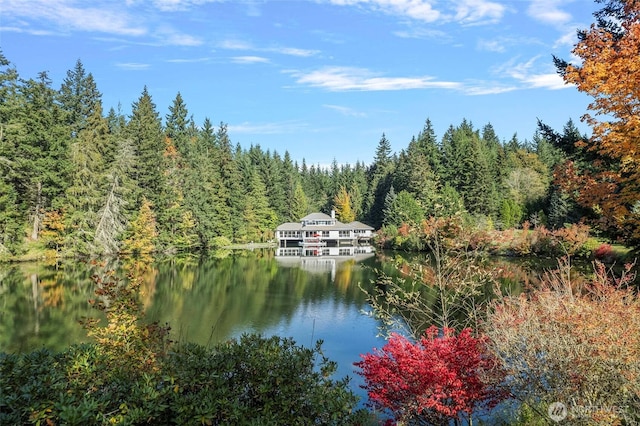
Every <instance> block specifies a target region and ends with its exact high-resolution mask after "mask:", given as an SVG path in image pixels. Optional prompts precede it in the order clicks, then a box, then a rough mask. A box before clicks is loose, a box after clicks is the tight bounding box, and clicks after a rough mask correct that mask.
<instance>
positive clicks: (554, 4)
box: [527, 0, 573, 25]
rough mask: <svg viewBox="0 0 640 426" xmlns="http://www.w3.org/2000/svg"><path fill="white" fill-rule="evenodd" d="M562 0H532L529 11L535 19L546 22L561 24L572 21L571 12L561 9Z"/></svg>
mask: <svg viewBox="0 0 640 426" xmlns="http://www.w3.org/2000/svg"><path fill="white" fill-rule="evenodd" d="M562 3H563V1H562V0H531V4H530V5H529V8H528V9H527V13H528V14H529V16H531V17H532V18H533V19H536V20H538V21H540V22H543V23H545V24H551V25H559V24H566V23H568V22H570V21H571V20H572V19H573V17H572V16H571V14H570V13H568V12H566V11H564V10H562V9H560V5H561V4H562Z"/></svg>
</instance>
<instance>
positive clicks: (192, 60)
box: [167, 57, 211, 64]
mask: <svg viewBox="0 0 640 426" xmlns="http://www.w3.org/2000/svg"><path fill="white" fill-rule="evenodd" d="M210 60H211V58H209V57H201V58H176V59H167V62H170V63H173V64H190V63H196V62H207V61H210Z"/></svg>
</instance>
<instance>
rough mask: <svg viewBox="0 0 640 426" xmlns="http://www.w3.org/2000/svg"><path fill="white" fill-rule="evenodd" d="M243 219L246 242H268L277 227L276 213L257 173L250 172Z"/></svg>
mask: <svg viewBox="0 0 640 426" xmlns="http://www.w3.org/2000/svg"><path fill="white" fill-rule="evenodd" d="M247 177H248V181H247V183H248V188H247V196H246V198H245V205H244V211H243V215H242V216H243V219H244V225H245V232H244V238H245V241H247V242H248V241H267V240H268V239H270V238H272V236H273V231H274V230H275V228H276V226H277V216H276V213H275V211H273V209H272V208H271V207H270V206H269V200H268V199H267V191H266V187H265V185H264V182H263V181H262V178H261V176H260V174H259V173H257V171H255V170H254V171H249V173H248V176H247Z"/></svg>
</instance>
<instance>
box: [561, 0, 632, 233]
mask: <svg viewBox="0 0 640 426" xmlns="http://www.w3.org/2000/svg"><path fill="white" fill-rule="evenodd" d="M611 3H612V4H614V7H620V11H621V12H622V15H621V16H614V14H613V13H612V12H609V14H608V15H607V14H606V13H602V12H601V13H602V15H601V17H604V19H605V20H606V21H607V22H609V23H612V25H610V26H604V25H602V22H599V23H598V25H595V24H594V25H592V26H591V27H590V28H589V30H588V31H586V32H585V33H584V37H582V38H581V40H580V41H579V42H578V43H577V44H576V45H575V46H574V50H573V53H574V54H575V55H576V56H578V57H579V58H581V59H582V63H581V64H580V65H569V66H567V67H566V68H565V70H564V71H565V72H564V79H565V81H566V82H568V83H573V84H575V85H576V87H577V88H578V90H579V91H581V92H584V93H587V94H588V95H590V96H592V97H593V98H594V101H593V102H592V103H591V104H590V105H589V110H590V111H591V113H588V114H586V115H585V116H584V117H583V119H584V120H585V121H586V122H587V123H588V124H589V125H590V126H591V128H592V132H593V136H592V138H591V139H590V140H589V141H587V142H586V143H585V145H586V147H587V149H588V150H589V151H591V152H594V153H596V154H597V155H599V156H601V157H602V158H603V159H604V160H605V162H604V163H602V164H592V165H591V166H592V167H591V170H586V171H585V173H584V174H583V176H582V177H581V178H580V179H578V180H577V181H576V183H577V186H576V189H577V190H578V191H579V193H580V196H579V198H578V202H579V203H580V204H581V205H583V206H584V207H587V208H591V209H594V211H595V213H596V214H598V215H600V216H602V217H603V218H604V221H603V224H604V225H605V228H608V229H609V230H615V231H617V233H618V234H621V235H623V236H624V237H625V238H626V239H627V240H629V241H631V242H632V243H634V244H640V218H638V215H637V214H636V215H633V214H630V210H631V208H632V206H633V204H634V203H635V202H636V201H638V197H637V194H638V192H639V191H640V175H639V174H638V173H637V170H638V168H639V167H640V55H638V51H639V50H640V18H639V16H640V4H639V3H638V2H637V1H612V2H611ZM612 28H613V29H615V31H612ZM611 160H613V161H611ZM605 164H606V165H605ZM557 182H558V181H557ZM625 194H627V196H625ZM628 194H635V196H633V195H632V196H628ZM634 197H635V198H634Z"/></svg>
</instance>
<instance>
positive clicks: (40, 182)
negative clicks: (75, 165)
mask: <svg viewBox="0 0 640 426" xmlns="http://www.w3.org/2000/svg"><path fill="white" fill-rule="evenodd" d="M20 96H21V97H22V99H23V102H22V104H21V106H20V107H19V108H18V109H17V110H16V111H15V113H16V114H15V115H14V116H13V118H12V119H11V121H12V126H11V128H12V131H11V132H12V134H11V135H7V137H10V138H11V143H10V144H11V145H12V146H11V147H10V148H9V149H11V150H12V151H13V158H14V162H13V170H14V173H15V174H14V177H15V181H14V182H15V188H16V191H17V193H18V200H19V202H20V203H21V206H20V209H21V211H22V212H24V213H25V214H26V215H28V217H29V222H30V228H31V232H30V236H31V239H33V240H37V239H38V233H39V231H40V226H41V222H42V215H43V214H44V212H45V211H46V210H47V209H49V208H50V207H52V206H59V205H61V204H62V200H63V194H64V192H65V190H66V187H67V185H68V182H69V179H68V173H69V162H68V159H67V158H68V157H67V154H68V135H69V129H68V127H66V126H65V125H64V120H63V117H64V112H63V111H62V110H61V109H60V107H59V106H58V104H57V103H56V92H55V91H54V90H53V89H52V88H51V80H50V79H49V77H48V75H47V73H44V72H42V73H40V74H39V75H38V79H37V80H33V79H30V80H28V81H26V82H25V83H24V85H22V86H21V87H20Z"/></svg>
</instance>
